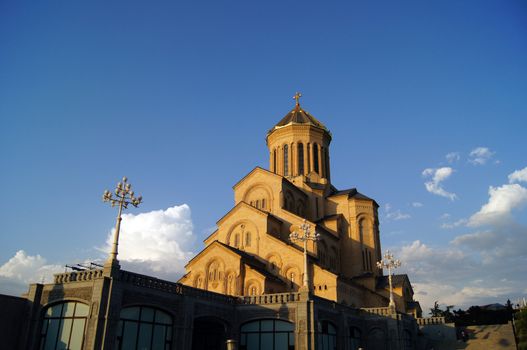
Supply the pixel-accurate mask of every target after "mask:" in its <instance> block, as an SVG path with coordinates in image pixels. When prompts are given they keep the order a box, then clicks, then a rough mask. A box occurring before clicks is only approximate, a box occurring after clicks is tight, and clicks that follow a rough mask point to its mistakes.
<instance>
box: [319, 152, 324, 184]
mask: <svg viewBox="0 0 527 350" xmlns="http://www.w3.org/2000/svg"><path fill="white" fill-rule="evenodd" d="M323 168H324V164H322V147H321V146H320V145H318V175H320V177H324V176H323V175H322V169H323Z"/></svg>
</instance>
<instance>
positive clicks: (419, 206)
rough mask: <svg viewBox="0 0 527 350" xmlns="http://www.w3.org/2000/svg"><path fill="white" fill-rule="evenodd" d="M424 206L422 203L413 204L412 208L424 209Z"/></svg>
mask: <svg viewBox="0 0 527 350" xmlns="http://www.w3.org/2000/svg"><path fill="white" fill-rule="evenodd" d="M423 205H424V204H423V203H421V202H412V207H414V208H421V207H423Z"/></svg>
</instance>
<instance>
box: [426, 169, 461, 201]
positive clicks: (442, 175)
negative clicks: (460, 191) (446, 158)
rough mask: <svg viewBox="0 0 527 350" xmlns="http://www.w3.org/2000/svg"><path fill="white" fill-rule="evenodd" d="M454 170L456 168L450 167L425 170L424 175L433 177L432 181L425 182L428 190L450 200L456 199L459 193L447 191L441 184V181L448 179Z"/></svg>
mask: <svg viewBox="0 0 527 350" xmlns="http://www.w3.org/2000/svg"><path fill="white" fill-rule="evenodd" d="M453 172H454V169H452V168H450V167H443V168H437V169H434V168H427V169H425V170H423V173H422V174H423V176H425V177H431V180H430V181H427V182H425V187H426V190H427V191H428V192H430V193H433V194H436V195H438V196H441V197H446V198H449V199H450V200H455V199H456V198H457V195H456V194H455V193H451V192H447V191H446V190H445V189H444V188H443V187H442V185H441V183H442V182H443V181H445V180H447V179H448V178H449V177H450V176H451V175H452V173H453Z"/></svg>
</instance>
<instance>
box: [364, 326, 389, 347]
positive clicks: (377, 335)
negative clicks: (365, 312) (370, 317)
mask: <svg viewBox="0 0 527 350" xmlns="http://www.w3.org/2000/svg"><path fill="white" fill-rule="evenodd" d="M384 348H386V332H384V331H383V330H382V329H380V328H378V327H374V328H372V329H370V330H369V331H368V336H367V338H366V349H384Z"/></svg>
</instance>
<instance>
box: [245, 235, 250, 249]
mask: <svg viewBox="0 0 527 350" xmlns="http://www.w3.org/2000/svg"><path fill="white" fill-rule="evenodd" d="M245 246H246V247H250V246H251V233H250V232H247V233H245Z"/></svg>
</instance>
